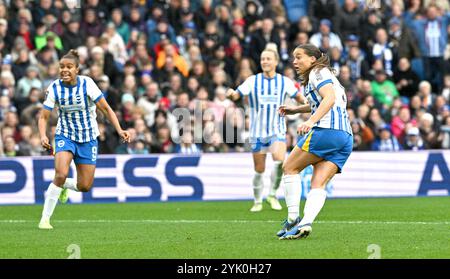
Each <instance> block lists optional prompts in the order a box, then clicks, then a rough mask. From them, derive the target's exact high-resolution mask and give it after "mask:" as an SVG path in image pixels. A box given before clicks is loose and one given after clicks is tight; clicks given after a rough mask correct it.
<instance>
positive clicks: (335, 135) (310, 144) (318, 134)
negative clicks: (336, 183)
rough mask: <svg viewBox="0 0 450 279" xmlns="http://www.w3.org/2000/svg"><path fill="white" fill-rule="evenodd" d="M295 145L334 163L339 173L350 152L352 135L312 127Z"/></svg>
mask: <svg viewBox="0 0 450 279" xmlns="http://www.w3.org/2000/svg"><path fill="white" fill-rule="evenodd" d="M297 146H298V147H299V148H301V149H302V150H303V151H306V152H309V153H312V154H314V155H316V156H319V157H320V158H323V159H324V160H326V161H330V162H332V163H334V164H335V165H336V166H337V167H338V172H339V173H340V172H341V171H342V167H343V166H344V164H345V162H346V161H347V159H348V157H349V156H350V153H352V150H353V136H352V135H350V134H349V133H347V132H345V131H341V130H334V129H325V128H319V127H314V128H313V129H312V130H311V131H310V132H309V133H308V134H306V135H305V136H303V137H302V138H300V139H299V140H298V142H297Z"/></svg>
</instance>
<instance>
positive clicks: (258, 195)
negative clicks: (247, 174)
mask: <svg viewBox="0 0 450 279" xmlns="http://www.w3.org/2000/svg"><path fill="white" fill-rule="evenodd" d="M263 174H264V173H259V172H255V176H254V177H253V195H254V197H255V203H262V193H263V190H264V181H263Z"/></svg>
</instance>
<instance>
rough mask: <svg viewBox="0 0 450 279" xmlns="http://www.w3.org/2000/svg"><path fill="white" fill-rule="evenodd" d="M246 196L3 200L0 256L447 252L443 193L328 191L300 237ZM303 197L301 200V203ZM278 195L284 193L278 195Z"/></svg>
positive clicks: (449, 235) (449, 223) (449, 213)
mask: <svg viewBox="0 0 450 279" xmlns="http://www.w3.org/2000/svg"><path fill="white" fill-rule="evenodd" d="M251 203H252V202H251V201H227V202H212V201H211V202H169V203H166V202H161V203H122V204H78V205H74V204H72V205H71V204H67V205H58V206H57V208H56V211H55V214H54V216H53V218H52V224H53V226H54V230H52V231H41V230H39V229H38V228H37V223H38V221H39V218H40V214H41V210H42V205H32V206H1V207H0V258H59V259H64V258H68V257H69V256H70V253H71V252H70V249H69V252H68V247H69V246H70V245H71V244H76V245H78V246H79V247H80V256H81V258H145V259H149V258H150V259H154V258H170V259H196V258H224V259H274V258H275V259H277V258H291V259H292V258H293V259H302V258H357V259H367V258H368V257H369V256H371V255H372V254H373V252H371V250H370V248H369V249H368V247H369V245H371V244H375V245H378V246H376V247H379V249H380V250H379V256H380V257H381V258H447V259H448V258H450V198H449V197H427V198H387V199H380V198H376V199H330V200H327V202H326V204H325V207H324V209H323V210H322V212H321V213H320V214H319V216H318V218H317V219H316V223H315V224H314V225H313V232H312V234H311V235H310V236H309V237H308V238H306V239H300V240H290V241H280V240H278V239H277V238H276V236H275V233H276V231H277V230H278V229H280V223H281V221H282V220H283V219H284V217H285V215H286V211H285V209H284V210H283V211H281V212H277V211H273V210H270V209H269V206H268V205H267V204H265V205H264V210H263V211H262V212H260V213H250V212H249V211H248V209H249V208H250V206H251ZM304 203H305V202H304V201H302V206H303V205H304ZM282 204H284V202H283V203H282Z"/></svg>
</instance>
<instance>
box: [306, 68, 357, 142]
mask: <svg viewBox="0 0 450 279" xmlns="http://www.w3.org/2000/svg"><path fill="white" fill-rule="evenodd" d="M329 83H331V84H332V86H333V89H334V92H335V93H334V94H335V103H334V105H333V107H332V108H331V109H330V111H329V112H328V113H327V114H325V115H324V116H323V117H322V119H320V121H319V122H317V123H316V124H315V126H316V127H321V128H327V129H335V130H343V131H346V132H348V133H349V134H353V133H352V127H351V126H350V122H349V120H348V114H347V109H346V108H347V96H346V95H345V90H344V87H343V86H342V85H341V84H340V83H339V81H338V80H337V78H336V77H335V76H334V75H333V73H331V71H330V70H329V69H328V68H322V69H320V70H312V71H311V72H310V73H309V82H308V84H307V86H306V87H305V90H304V94H305V97H306V98H307V99H308V102H309V104H310V106H311V114H314V113H315V112H316V110H317V108H318V107H319V105H320V102H321V101H322V99H323V98H322V96H320V94H319V90H320V88H321V87H322V86H324V85H326V84H329Z"/></svg>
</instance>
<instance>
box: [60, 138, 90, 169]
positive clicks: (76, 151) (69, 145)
mask: <svg viewBox="0 0 450 279" xmlns="http://www.w3.org/2000/svg"><path fill="white" fill-rule="evenodd" d="M55 145H56V148H55V153H58V152H61V151H70V152H72V154H73V160H74V162H75V164H88V165H95V163H96V162H97V150H98V142H97V140H96V139H95V140H93V141H88V142H84V143H81V142H76V141H73V140H71V139H68V138H66V137H64V136H62V135H56V136H55Z"/></svg>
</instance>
